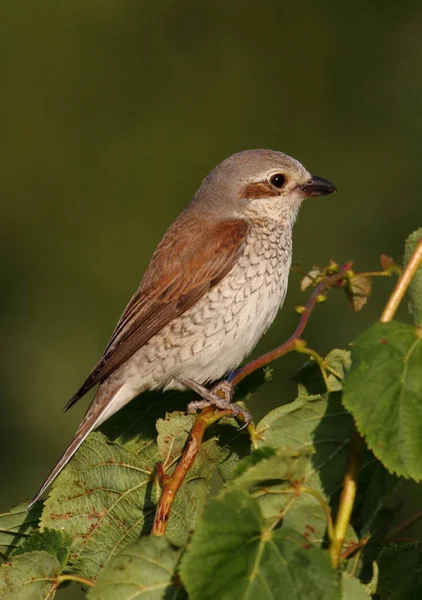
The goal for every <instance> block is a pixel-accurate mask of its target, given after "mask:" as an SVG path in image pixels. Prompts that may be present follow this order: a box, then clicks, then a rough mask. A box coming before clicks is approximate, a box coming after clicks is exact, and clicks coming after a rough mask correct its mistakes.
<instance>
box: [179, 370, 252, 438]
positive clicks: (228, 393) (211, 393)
mask: <svg viewBox="0 0 422 600" xmlns="http://www.w3.org/2000/svg"><path fill="white" fill-rule="evenodd" d="M179 381H180V383H182V384H183V385H185V386H186V387H187V388H189V389H191V390H193V391H194V392H196V393H197V394H199V395H200V396H202V398H203V400H197V401H194V402H190V403H189V404H188V412H190V413H192V412H196V411H197V410H202V409H203V408H206V407H207V406H214V407H215V408H218V409H219V410H229V411H230V412H231V413H232V415H233V416H234V417H238V416H242V417H243V419H244V421H245V425H244V426H243V427H242V429H243V428H244V427H247V426H248V425H249V423H250V422H251V421H252V416H251V414H250V413H249V412H248V411H247V410H245V409H244V408H242V407H241V406H239V405H238V404H233V402H231V399H232V398H233V386H232V385H231V384H230V383H229V382H228V381H222V382H221V383H218V384H217V385H216V386H215V387H213V388H212V389H211V390H208V389H207V388H206V387H204V386H203V385H201V384H200V383H197V382H196V381H194V380H193V379H179Z"/></svg>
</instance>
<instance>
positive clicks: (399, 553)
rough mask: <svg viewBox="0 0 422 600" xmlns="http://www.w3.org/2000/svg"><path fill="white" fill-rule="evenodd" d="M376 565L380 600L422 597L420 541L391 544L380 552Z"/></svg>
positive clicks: (411, 599)
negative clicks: (377, 567)
mask: <svg viewBox="0 0 422 600" xmlns="http://www.w3.org/2000/svg"><path fill="white" fill-rule="evenodd" d="M378 566H379V576H378V588H377V593H378V594H379V595H380V597H381V599H382V600H420V598H422V578H421V573H422V543H420V542H418V543H413V544H397V545H396V544H391V546H388V547H386V548H384V550H383V551H382V552H381V554H380V556H379V560H378Z"/></svg>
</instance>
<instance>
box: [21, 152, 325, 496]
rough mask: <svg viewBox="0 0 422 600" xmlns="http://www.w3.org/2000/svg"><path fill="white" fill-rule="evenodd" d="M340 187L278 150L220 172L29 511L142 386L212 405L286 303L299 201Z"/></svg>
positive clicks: (104, 366)
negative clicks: (218, 385) (214, 389)
mask: <svg viewBox="0 0 422 600" xmlns="http://www.w3.org/2000/svg"><path fill="white" fill-rule="evenodd" d="M335 191H336V188H335V187H334V186H333V184H332V183H330V182H329V181H326V180H325V179H322V178H320V177H314V176H312V175H311V174H310V173H309V172H308V171H307V170H306V169H305V168H304V167H303V166H302V165H301V164H300V163H299V162H298V161H297V160H295V159H293V158H291V157H289V156H287V155H286V154H283V153H281V152H275V151H272V150H247V151H245V152H239V153H238V154H234V155H233V156H230V157H229V158H227V159H226V160H224V161H223V162H221V163H220V164H219V165H218V166H217V167H215V169H213V170H212V171H211V173H210V174H209V175H208V176H207V177H206V178H205V179H204V181H203V182H202V185H201V186H200V188H199V190H198V191H197V193H196V194H195V196H194V198H193V200H192V202H191V203H190V204H189V205H188V206H187V208H186V209H185V210H184V211H183V212H182V213H181V215H180V216H179V217H178V218H177V219H176V221H175V222H174V223H173V225H171V227H170V229H169V230H168V231H167V233H166V234H165V235H164V237H163V239H162V240H161V242H160V244H159V245H158V247H157V249H156V251H155V252H154V255H153V257H152V260H151V262H150V264H149V266H148V269H147V271H146V273H145V275H144V278H143V280H142V281H141V284H140V286H139V287H138V289H137V291H136V292H135V294H134V296H133V297H132V299H131V301H130V302H129V304H128V305H127V307H126V309H125V311H124V313H123V315H122V317H121V319H120V321H119V322H118V324H117V327H116V329H115V330H114V333H113V335H112V336H111V339H110V341H109V343H108V345H107V347H106V349H105V351H104V354H103V356H102V357H101V359H100V360H99V362H98V363H97V364H96V365H95V367H94V368H93V370H92V371H91V373H90V375H89V376H88V378H87V379H86V381H85V382H84V384H83V385H82V387H81V388H80V389H79V390H78V391H77V392H76V394H75V395H74V396H73V398H71V400H70V401H69V402H68V404H67V405H66V408H70V407H71V406H72V405H73V404H75V402H77V401H78V400H79V399H80V398H81V397H82V396H83V395H84V394H86V393H87V392H88V391H89V390H90V389H91V388H92V387H94V386H95V385H96V384H98V383H99V384H100V385H99V387H98V390H97V393H96V395H95V397H94V399H93V401H92V403H91V405H90V407H89V409H88V411H87V413H86V415H85V417H84V419H83V420H82V422H81V424H80V425H79V428H78V430H77V432H76V435H75V437H74V438H73V440H72V441H71V443H70V445H69V447H68V448H67V450H66V451H65V453H64V454H63V456H62V457H61V458H60V460H59V462H58V463H57V465H56V466H55V467H54V469H53V471H52V472H51V473H50V475H49V476H48V477H47V479H46V481H45V482H44V484H43V485H42V487H41V489H40V490H39V492H38V494H37V495H36V496H35V498H34V499H33V500H32V502H31V503H30V504H29V507H28V508H30V507H31V506H32V505H33V504H34V502H36V501H37V500H38V498H39V497H40V496H41V494H42V493H43V492H44V491H45V489H46V488H47V487H48V486H49V485H50V483H51V482H52V481H53V480H54V479H55V478H56V477H57V475H58V474H59V473H60V471H61V470H62V469H63V468H64V467H65V465H66V464H67V463H68V461H69V460H70V458H71V457H72V456H73V454H74V453H75V452H76V450H77V449H78V448H79V446H80V445H81V444H82V442H83V441H84V440H85V438H86V437H87V435H88V434H89V433H90V432H91V431H92V430H93V429H95V428H96V427H98V426H99V425H100V424H101V423H103V421H105V420H106V419H108V418H109V417H110V416H111V415H112V414H114V413H115V412H116V411H117V410H119V409H120V408H122V406H124V405H125V404H127V403H128V402H129V401H130V400H132V399H133V398H134V397H135V396H137V395H138V394H140V393H141V392H144V391H146V390H154V389H163V390H166V389H185V388H186V387H190V388H193V389H196V390H199V391H200V392H201V391H203V395H204V396H206V397H207V399H208V400H210V401H211V402H212V401H213V395H212V394H210V393H206V391H205V390H204V388H203V387H202V386H203V384H206V383H209V382H213V381H217V380H219V379H221V378H222V377H224V375H225V374H226V373H228V372H229V371H231V370H232V369H235V368H236V367H238V366H239V364H240V363H241V362H242V360H243V359H244V358H245V356H247V355H248V354H249V353H250V352H251V350H252V349H253V348H254V346H255V345H256V343H257V342H258V340H259V339H260V338H261V336H262V335H263V334H264V333H265V331H266V330H267V329H268V327H269V326H270V325H271V323H272V321H273V320H274V317H275V316H276V314H277V311H278V310H279V308H280V306H281V305H282V304H283V301H284V297H285V295H286V290H287V282H288V275H289V269H290V264H291V259H292V228H293V225H294V222H295V220H296V216H297V213H298V210H299V208H300V205H301V204H302V202H303V200H304V199H305V198H306V197H308V196H321V195H324V194H330V193H332V192H335ZM220 405H221V402H220ZM232 406H233V405H232Z"/></svg>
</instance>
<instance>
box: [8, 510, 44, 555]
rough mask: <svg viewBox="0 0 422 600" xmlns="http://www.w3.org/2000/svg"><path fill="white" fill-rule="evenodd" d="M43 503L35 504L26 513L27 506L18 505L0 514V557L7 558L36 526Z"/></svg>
mask: <svg viewBox="0 0 422 600" xmlns="http://www.w3.org/2000/svg"><path fill="white" fill-rule="evenodd" d="M42 507H43V503H42V502H37V503H36V504H35V506H34V507H33V508H32V509H31V510H30V511H29V512H28V510H27V504H18V506H15V507H14V508H12V509H11V510H10V512H7V513H3V514H0V556H1V555H3V556H4V557H7V556H8V555H9V553H10V551H11V550H13V548H17V547H18V546H19V545H20V544H22V543H23V542H24V541H25V540H26V539H27V537H28V536H29V534H30V533H31V531H32V530H33V529H34V528H35V527H37V526H38V521H39V519H40V516H41V511H42Z"/></svg>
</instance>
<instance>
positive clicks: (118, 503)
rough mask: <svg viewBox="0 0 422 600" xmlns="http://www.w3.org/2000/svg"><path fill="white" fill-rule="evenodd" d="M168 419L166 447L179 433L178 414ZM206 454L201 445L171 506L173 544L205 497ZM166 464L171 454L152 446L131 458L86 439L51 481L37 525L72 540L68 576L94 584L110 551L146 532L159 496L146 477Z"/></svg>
mask: <svg viewBox="0 0 422 600" xmlns="http://www.w3.org/2000/svg"><path fill="white" fill-rule="evenodd" d="M186 418H187V419H190V417H189V416H186ZM168 420H169V423H173V425H172V426H171V425H170V424H167V425H166V427H165V431H166V436H167V437H168V440H169V445H170V446H171V438H172V435H173V434H171V427H173V429H174V432H175V433H174V437H175V438H177V436H178V435H179V433H180V432H179V428H180V419H179V415H177V414H176V415H175V418H174V419H173V418H172V417H169V418H168ZM163 426H164V425H163V424H162V423H161V424H159V428H161V427H163ZM185 430H186V428H185ZM160 435H161V434H160ZM163 443H164V442H163ZM160 444H161V442H160ZM175 445H177V443H175ZM206 452H207V443H205V444H204V447H203V448H201V450H200V453H199V456H198V457H197V460H196V461H195V464H194V466H193V467H192V469H191V471H190V472H189V475H188V477H187V478H186V480H185V482H184V483H183V485H182V487H181V488H180V490H179V493H178V494H177V497H176V499H175V502H174V506H173V510H172V512H171V515H170V519H169V523H168V530H167V533H168V537H169V539H171V541H172V542H173V543H175V544H177V545H184V544H185V543H186V541H187V539H188V536H189V533H190V531H191V530H192V529H193V528H194V527H195V523H196V519H197V516H198V514H199V513H200V512H201V510H202V508H203V506H204V504H205V501H206V498H207V493H208V489H209V479H210V476H211V474H212V472H213V470H212V465H211V466H210V465H209V464H208V462H206V460H205V459H206ZM166 459H168V460H170V464H171V461H172V455H171V454H170V455H169V454H168V453H166V456H164V457H162V456H161V454H160V453H159V452H158V448H157V445H156V443H155V441H151V442H150V443H149V444H144V446H143V448H142V450H140V451H139V452H138V453H137V454H136V455H135V454H133V453H132V452H129V451H128V450H126V449H125V448H123V447H121V446H118V445H117V444H111V443H109V442H108V440H107V439H106V438H105V437H104V436H103V435H102V434H101V433H98V432H96V433H93V434H91V435H90V436H89V437H88V439H87V441H86V442H85V443H84V444H83V445H82V447H81V448H80V450H79V451H78V452H77V453H76V454H75V456H74V458H73V459H72V460H71V462H70V463H69V465H68V467H67V468H66V469H65V470H64V471H63V473H62V474H61V475H60V477H59V478H58V479H57V481H56V484H55V485H54V487H53V490H52V492H51V494H50V497H49V498H48V500H47V501H46V503H45V508H44V511H43V515H42V520H41V526H42V528H46V527H48V528H55V529H58V528H60V529H62V530H63V531H66V532H67V533H69V534H70V535H71V536H72V539H73V541H72V546H71V550H70V552H71V556H70V564H71V568H72V572H74V573H76V574H79V575H81V576H83V577H87V578H88V579H95V578H96V576H97V575H98V573H99V571H100V570H101V569H102V568H103V566H104V565H105V564H106V563H107V562H108V560H109V559H110V558H111V556H112V555H113V554H114V553H115V552H117V551H118V550H120V549H122V548H124V547H125V546H127V545H128V544H130V543H131V542H134V541H135V540H136V539H138V537H139V536H140V535H141V534H148V533H149V532H150V531H151V526H152V522H153V519H154V514H155V508H156V503H157V501H158V498H159V495H160V492H161V490H160V487H159V485H158V483H157V482H156V480H155V477H154V476H153V475H152V474H153V472H154V469H155V465H156V463H157V462H158V460H160V461H161V460H166ZM165 464H169V463H168V462H167V461H166V463H165ZM166 472H168V473H171V469H168V468H167V469H166Z"/></svg>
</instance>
